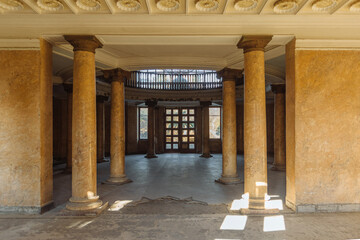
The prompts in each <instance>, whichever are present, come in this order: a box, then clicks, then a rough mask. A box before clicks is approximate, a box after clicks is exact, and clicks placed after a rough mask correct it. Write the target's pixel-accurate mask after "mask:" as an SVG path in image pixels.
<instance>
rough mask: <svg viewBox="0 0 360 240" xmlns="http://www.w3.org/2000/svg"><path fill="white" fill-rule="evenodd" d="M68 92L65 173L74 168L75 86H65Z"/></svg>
mask: <svg viewBox="0 0 360 240" xmlns="http://www.w3.org/2000/svg"><path fill="white" fill-rule="evenodd" d="M64 89H65V91H66V92H67V141H66V145H67V147H66V168H65V172H69V173H70V172H71V166H72V104H73V86H72V84H64Z"/></svg>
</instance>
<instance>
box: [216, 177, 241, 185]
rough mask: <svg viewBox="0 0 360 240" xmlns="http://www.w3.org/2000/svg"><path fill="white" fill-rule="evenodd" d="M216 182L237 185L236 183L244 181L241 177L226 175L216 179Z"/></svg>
mask: <svg viewBox="0 0 360 240" xmlns="http://www.w3.org/2000/svg"><path fill="white" fill-rule="evenodd" d="M215 182H217V183H221V184H224V185H235V184H241V183H244V181H242V180H240V178H239V177H224V176H221V178H219V179H216V180H215Z"/></svg>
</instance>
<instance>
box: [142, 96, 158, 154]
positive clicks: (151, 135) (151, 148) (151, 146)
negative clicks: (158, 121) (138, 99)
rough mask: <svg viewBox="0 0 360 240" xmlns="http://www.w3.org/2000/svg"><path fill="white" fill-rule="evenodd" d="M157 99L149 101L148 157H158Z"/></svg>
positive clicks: (147, 103)
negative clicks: (156, 145) (156, 133)
mask: <svg viewBox="0 0 360 240" xmlns="http://www.w3.org/2000/svg"><path fill="white" fill-rule="evenodd" d="M156 103H157V102H156V101H147V102H146V105H147V106H148V150H147V154H146V156H145V157H146V158H157V156H156V154H155V106H156Z"/></svg>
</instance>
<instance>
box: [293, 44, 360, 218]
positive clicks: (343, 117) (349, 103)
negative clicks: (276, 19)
mask: <svg viewBox="0 0 360 240" xmlns="http://www.w3.org/2000/svg"><path fill="white" fill-rule="evenodd" d="M294 57H295V61H294V64H295V65H294V66H295V74H294V76H295V77H294V78H289V79H288V82H287V83H288V84H289V83H290V84H289V85H288V86H287V90H290V91H288V92H287V95H289V94H294V96H290V95H289V96H287V100H288V98H291V99H290V100H293V101H288V102H287V110H289V111H293V112H290V114H291V115H292V116H291V118H288V119H287V124H289V126H290V129H289V128H288V129H287V130H291V132H288V133H287V136H288V135H290V139H288V141H289V140H290V142H288V143H287V150H290V152H288V154H289V153H290V154H289V155H290V156H289V155H287V156H288V159H289V158H290V162H292V164H290V168H291V169H290V170H291V171H290V172H289V173H288V175H289V174H290V175H292V174H294V173H295V176H291V178H294V180H295V181H294V180H290V181H288V184H289V183H290V186H291V187H292V188H294V189H293V190H291V191H290V192H288V193H287V194H288V198H290V196H291V198H294V203H295V205H296V208H297V210H298V211H347V210H350V209H353V210H356V211H360V51H339V50H332V51H331V50H327V51H325V50H312V51H310V50H295V56H294ZM288 88H289V89H288ZM288 105H290V106H289V107H288ZM291 105H293V106H291ZM288 113H289V112H288ZM292 133H293V134H294V135H295V139H291V134H292ZM291 154H294V155H292V156H291ZM288 167H289V166H288ZM287 170H289V169H287ZM288 191H289V189H288ZM292 191H294V192H292ZM344 204H355V205H354V206H356V207H349V206H348V207H344V206H343V205H344Z"/></svg>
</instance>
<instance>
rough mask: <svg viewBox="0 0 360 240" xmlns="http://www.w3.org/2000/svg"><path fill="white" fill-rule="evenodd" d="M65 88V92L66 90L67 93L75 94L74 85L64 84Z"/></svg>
mask: <svg viewBox="0 0 360 240" xmlns="http://www.w3.org/2000/svg"><path fill="white" fill-rule="evenodd" d="M63 86H64V90H65V92H67V93H72V92H73V85H72V84H65V83H64V84H63Z"/></svg>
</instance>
